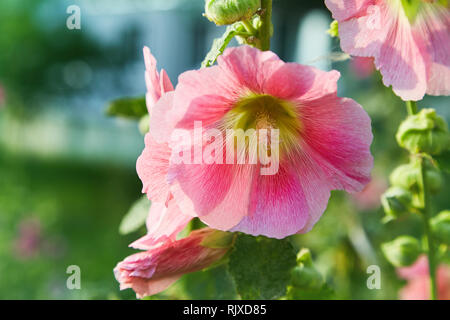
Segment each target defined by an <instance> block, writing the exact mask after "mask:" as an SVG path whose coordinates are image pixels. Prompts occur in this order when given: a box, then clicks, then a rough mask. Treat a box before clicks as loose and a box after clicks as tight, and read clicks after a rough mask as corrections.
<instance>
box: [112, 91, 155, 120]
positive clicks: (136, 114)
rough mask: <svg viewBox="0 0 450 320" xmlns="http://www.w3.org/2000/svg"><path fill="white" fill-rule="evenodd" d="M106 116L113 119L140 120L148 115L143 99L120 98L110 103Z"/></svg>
mask: <svg viewBox="0 0 450 320" xmlns="http://www.w3.org/2000/svg"><path fill="white" fill-rule="evenodd" d="M106 114H107V115H109V116H113V117H122V118H130V119H137V120H139V119H141V118H142V117H143V116H145V115H147V114H148V111H147V106H146V104H145V97H136V98H120V99H116V100H113V101H111V102H110V103H109V104H108V107H107V108H106Z"/></svg>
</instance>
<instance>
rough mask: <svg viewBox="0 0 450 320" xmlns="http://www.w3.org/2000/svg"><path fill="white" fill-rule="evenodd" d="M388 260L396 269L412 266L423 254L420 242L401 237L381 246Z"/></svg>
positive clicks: (408, 237) (409, 237)
mask: <svg viewBox="0 0 450 320" xmlns="http://www.w3.org/2000/svg"><path fill="white" fill-rule="evenodd" d="M381 250H382V251H383V254H384V256H385V257H386V259H387V260H388V261H389V262H390V263H391V264H392V265H394V266H395V267H406V266H410V265H411V264H413V263H414V261H416V260H417V257H418V256H419V255H420V253H421V249H420V244H419V241H418V240H417V239H416V238H413V237H411V236H400V237H398V238H396V239H394V240H393V241H390V242H386V243H383V244H382V245H381Z"/></svg>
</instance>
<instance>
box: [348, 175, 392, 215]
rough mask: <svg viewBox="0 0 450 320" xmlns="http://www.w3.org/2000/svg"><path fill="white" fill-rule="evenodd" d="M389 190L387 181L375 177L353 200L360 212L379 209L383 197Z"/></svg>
mask: <svg viewBox="0 0 450 320" xmlns="http://www.w3.org/2000/svg"><path fill="white" fill-rule="evenodd" d="M387 188H388V184H387V182H386V180H385V179H383V178H381V177H376V176H375V177H372V180H371V181H370V182H369V183H368V184H367V185H366V186H365V187H364V189H363V190H362V191H361V192H358V193H355V194H354V195H353V196H352V198H353V201H354V202H355V204H356V206H357V207H358V209H360V210H374V209H378V208H379V207H380V205H381V200H380V198H381V195H382V194H383V193H384V192H385V191H386V189H387Z"/></svg>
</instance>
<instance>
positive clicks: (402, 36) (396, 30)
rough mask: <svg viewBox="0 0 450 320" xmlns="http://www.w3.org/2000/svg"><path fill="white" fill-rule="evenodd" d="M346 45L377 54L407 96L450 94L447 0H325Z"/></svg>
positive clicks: (390, 80) (388, 78) (388, 80)
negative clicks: (443, 0)
mask: <svg viewBox="0 0 450 320" xmlns="http://www.w3.org/2000/svg"><path fill="white" fill-rule="evenodd" d="M325 4H326V6H327V7H328V8H329V9H330V11H331V12H332V14H333V18H334V19H336V20H337V21H338V23H339V36H340V39H341V47H342V49H343V50H344V51H345V52H347V53H349V54H352V55H355V56H363V57H373V58H375V66H376V67H377V69H379V70H380V72H381V74H382V75H383V83H384V84H385V85H386V86H391V85H392V88H393V90H394V92H395V93H396V94H397V95H398V96H400V97H401V98H402V99H403V100H421V99H422V98H423V96H424V95H425V93H427V94H431V95H449V94H450V55H449V54H448V53H449V52H450V32H449V25H450V14H449V10H448V6H446V5H443V4H442V2H441V1H431V0H430V1H420V2H419V1H416V2H414V3H412V4H411V3H409V2H408V1H400V0H325Z"/></svg>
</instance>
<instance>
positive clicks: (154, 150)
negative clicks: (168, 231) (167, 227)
mask: <svg viewBox="0 0 450 320" xmlns="http://www.w3.org/2000/svg"><path fill="white" fill-rule="evenodd" d="M170 154H171V150H170V148H169V146H168V145H167V143H157V142H156V141H155V140H154V139H153V137H152V136H151V134H149V133H147V134H146V135H145V149H144V151H142V154H141V155H140V156H139V158H138V160H137V163H136V170H137V173H138V175H139V178H140V179H141V181H142V185H143V187H142V192H143V193H146V194H147V196H148V198H149V199H150V200H152V201H155V202H161V203H164V202H165V201H166V200H167V198H168V196H169V185H168V183H167V178H166V176H167V172H168V170H169V159H170Z"/></svg>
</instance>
